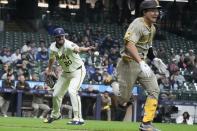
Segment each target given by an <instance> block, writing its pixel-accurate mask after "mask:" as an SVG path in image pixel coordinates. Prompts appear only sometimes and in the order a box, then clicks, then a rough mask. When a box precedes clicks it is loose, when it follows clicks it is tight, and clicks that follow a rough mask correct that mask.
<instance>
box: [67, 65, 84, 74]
mask: <svg viewBox="0 0 197 131" xmlns="http://www.w3.org/2000/svg"><path fill="white" fill-rule="evenodd" d="M81 68H82V65H81V66H79V67H78V68H77V69H76V70H79V69H81ZM76 70H74V71H76ZM74 71H72V72H74ZM72 72H65V73H72Z"/></svg>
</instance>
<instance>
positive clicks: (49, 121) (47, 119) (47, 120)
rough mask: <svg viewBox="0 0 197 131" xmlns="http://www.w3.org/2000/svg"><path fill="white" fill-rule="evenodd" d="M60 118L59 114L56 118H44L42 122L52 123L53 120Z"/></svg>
mask: <svg viewBox="0 0 197 131" xmlns="http://www.w3.org/2000/svg"><path fill="white" fill-rule="evenodd" d="M60 118H61V116H59V117H58V118H52V117H48V118H46V119H44V121H43V122H44V123H52V122H53V121H55V120H59V119H60Z"/></svg>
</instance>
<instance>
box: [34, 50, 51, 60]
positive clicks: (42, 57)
mask: <svg viewBox="0 0 197 131" xmlns="http://www.w3.org/2000/svg"><path fill="white" fill-rule="evenodd" d="M48 59H49V53H48V50H47V49H46V48H45V47H42V48H41V50H40V51H38V53H37V55H36V60H37V61H48Z"/></svg>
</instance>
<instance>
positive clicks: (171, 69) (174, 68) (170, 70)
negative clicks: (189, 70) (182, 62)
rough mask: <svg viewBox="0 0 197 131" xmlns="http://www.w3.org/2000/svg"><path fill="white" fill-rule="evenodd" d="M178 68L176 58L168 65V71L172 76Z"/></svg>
mask: <svg viewBox="0 0 197 131" xmlns="http://www.w3.org/2000/svg"><path fill="white" fill-rule="evenodd" d="M177 68H178V66H177V64H176V59H175V58H172V60H171V63H170V64H169V65H168V70H169V72H170V75H172V74H173V72H174V71H175V70H177Z"/></svg>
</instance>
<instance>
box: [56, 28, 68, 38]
mask: <svg viewBox="0 0 197 131" xmlns="http://www.w3.org/2000/svg"><path fill="white" fill-rule="evenodd" d="M53 35H54V36H62V35H66V33H65V32H64V29H63V28H55V29H54V31H53Z"/></svg>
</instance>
